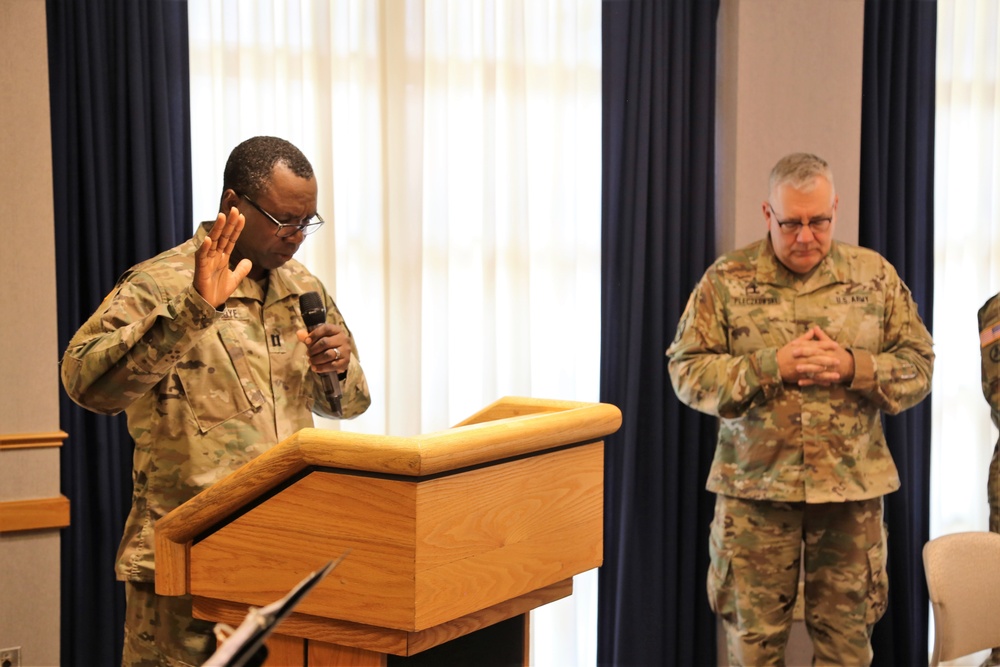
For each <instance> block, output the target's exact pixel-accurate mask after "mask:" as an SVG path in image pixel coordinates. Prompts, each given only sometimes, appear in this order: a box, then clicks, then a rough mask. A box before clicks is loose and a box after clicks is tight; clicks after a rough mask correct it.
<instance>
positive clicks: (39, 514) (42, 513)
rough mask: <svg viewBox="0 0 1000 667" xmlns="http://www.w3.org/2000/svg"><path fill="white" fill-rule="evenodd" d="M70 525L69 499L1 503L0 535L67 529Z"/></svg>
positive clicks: (61, 497)
mask: <svg viewBox="0 0 1000 667" xmlns="http://www.w3.org/2000/svg"><path fill="white" fill-rule="evenodd" d="M68 525H69V498H67V497H66V496H56V497H54V498H32V499H30V500H7V501H3V502H0V533H13V532H17V531H22V530H41V529H46V528H65V527H66V526H68Z"/></svg>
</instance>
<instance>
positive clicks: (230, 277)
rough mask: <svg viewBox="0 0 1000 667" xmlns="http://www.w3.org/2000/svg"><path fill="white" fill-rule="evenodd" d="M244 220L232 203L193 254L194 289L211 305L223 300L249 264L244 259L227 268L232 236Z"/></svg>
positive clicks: (241, 226)
mask: <svg viewBox="0 0 1000 667" xmlns="http://www.w3.org/2000/svg"><path fill="white" fill-rule="evenodd" d="M245 223H246V220H245V219H244V218H243V214H242V213H240V212H239V211H238V210H237V209H236V207H235V206H234V207H232V208H230V209H229V215H226V214H225V213H219V216H218V217H217V218H216V219H215V224H214V225H212V230H211V231H210V232H209V233H208V236H207V237H205V240H204V241H203V242H202V244H201V247H200V248H198V251H197V252H196V253H195V254H194V288H195V289H196V290H198V293H199V294H201V295H202V296H203V297H204V298H205V301H208V302H209V303H210V304H212V306H214V307H215V308H218V307H219V306H221V305H222V304H224V303H225V302H226V299H228V298H229V295H231V294H232V293H233V292H235V291H236V288H237V286H239V284H240V281H242V280H243V279H244V278H246V277H247V274H248V273H250V269H251V268H252V267H253V264H252V263H251V262H250V260H249V259H246V258H244V259H241V260H240V261H239V263H238V264H237V265H236V267H235V268H232V269H230V267H229V260H230V256H231V255H232V253H233V248H234V247H235V246H236V239H238V238H239V237H240V232H242V231H243V225H244V224H245Z"/></svg>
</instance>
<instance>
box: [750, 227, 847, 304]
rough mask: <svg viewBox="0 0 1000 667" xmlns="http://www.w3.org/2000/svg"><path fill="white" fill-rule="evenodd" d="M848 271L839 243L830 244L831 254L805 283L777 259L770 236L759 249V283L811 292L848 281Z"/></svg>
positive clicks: (757, 277)
mask: <svg viewBox="0 0 1000 667" xmlns="http://www.w3.org/2000/svg"><path fill="white" fill-rule="evenodd" d="M848 271H849V267H848V263H847V262H845V261H844V260H843V253H842V251H841V247H840V243H838V242H837V241H833V243H832V244H831V245H830V252H829V253H827V256H826V257H824V258H823V260H822V261H821V262H820V263H819V264H817V265H816V268H814V269H813V270H812V271H811V272H810V273H809V274H808V275H807V276H806V277H805V279H804V280H803V278H802V277H801V276H799V275H798V274H796V273H793V272H792V271H789V270H788V269H787V268H786V267H785V265H784V264H782V263H781V262H780V261H779V260H778V256H777V255H775V254H774V247H773V246H772V245H771V237H770V236H766V237H764V238H763V239H762V240H761V241H760V245H759V246H758V250H757V275H756V279H757V283H758V284H762V285H779V286H781V287H792V288H795V289H798V290H801V291H810V292H811V291H813V290H816V289H818V288H820V287H825V286H827V285H834V284H837V283H843V282H847V280H848V278H849V276H848V275H847V274H848Z"/></svg>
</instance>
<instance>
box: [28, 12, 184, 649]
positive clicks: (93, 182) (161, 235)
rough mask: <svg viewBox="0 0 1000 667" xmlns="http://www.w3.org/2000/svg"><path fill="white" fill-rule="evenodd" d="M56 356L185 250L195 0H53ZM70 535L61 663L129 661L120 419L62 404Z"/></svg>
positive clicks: (126, 471) (125, 448) (125, 454)
mask: <svg viewBox="0 0 1000 667" xmlns="http://www.w3.org/2000/svg"><path fill="white" fill-rule="evenodd" d="M46 12H47V21H48V51H49V87H50V98H51V115H52V169H53V174H52V176H53V196H54V199H55V232H56V234H55V236H56V267H57V270H56V284H57V289H58V320H59V344H60V346H61V347H62V348H63V349H65V346H66V344H67V343H68V342H69V339H70V337H71V336H72V335H73V333H74V332H75V331H76V329H77V328H78V327H79V326H80V324H82V323H83V321H84V320H85V319H86V318H87V317H88V316H89V315H90V314H91V313H92V312H93V311H94V310H95V309H96V308H97V306H98V304H100V302H101V299H103V298H104V296H105V295H106V294H107V293H108V292H109V291H110V290H111V288H112V287H113V286H114V284H115V281H116V279H117V277H118V275H120V274H121V273H122V272H124V270H125V269H127V268H128V267H130V266H131V265H132V264H134V263H135V262H137V261H139V260H142V259H145V258H147V257H151V256H153V255H155V254H157V253H158V252H160V251H162V250H166V249H167V248H170V247H172V246H174V245H176V244H177V243H179V242H180V241H181V240H183V239H185V238H187V237H189V236H190V235H191V231H192V223H191V214H190V211H191V200H192V195H191V152H190V145H191V131H190V111H189V107H190V104H189V100H190V98H189V92H188V40H187V2H186V0H146V1H143V2H135V1H134V0H47V2H46ZM59 409H60V423H61V425H62V429H63V430H64V431H66V432H67V433H68V434H69V437H68V438H67V440H66V442H65V444H64V446H63V447H62V448H61V468H62V472H61V475H62V479H61V484H62V492H63V494H65V495H66V496H67V497H68V498H69V499H70V502H71V518H70V521H71V525H70V527H69V528H67V529H65V530H64V531H63V534H62V636H61V642H62V648H61V654H62V664H63V665H116V664H118V663H119V662H120V660H121V647H122V624H123V621H124V603H125V599H124V591H123V587H122V584H120V583H118V582H116V581H115V577H114V560H115V552H116V550H117V547H118V541H119V540H120V538H121V533H122V526H123V524H124V520H125V516H126V515H127V513H128V508H129V505H130V499H131V491H132V486H131V469H132V463H131V459H132V442H131V439H130V438H129V436H128V433H127V432H126V430H125V420H124V417H123V416H119V417H102V416H99V415H95V414H92V413H89V412H87V411H85V410H83V409H82V408H79V407H78V406H76V405H75V404H73V403H72V402H71V401H70V400H69V398H68V397H66V395H65V394H62V396H61V400H60V406H59Z"/></svg>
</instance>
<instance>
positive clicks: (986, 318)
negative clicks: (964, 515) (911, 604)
mask: <svg viewBox="0 0 1000 667" xmlns="http://www.w3.org/2000/svg"><path fill="white" fill-rule="evenodd" d="M979 332H980V333H979V340H980V343H981V344H980V350H981V355H982V360H983V362H982V363H983V374H982V378H983V396H985V397H986V402H987V403H989V405H990V416H991V417H992V418H993V424H994V425H995V426H996V427H997V428H1000V293H998V294H996V295H994V296H992V297H990V299H989V300H988V301H987V302H986V303H984V304H983V307H982V308H980V309H979ZM986 496H987V501H988V502H989V504H990V530H992V531H993V532H994V533H1000V439H997V444H996V445H995V446H994V448H993V460H992V461H990V470H989V476H988V478H987V481H986ZM983 665H984V666H985V665H1000V647H997V648H994V649H993V651H992V653H991V654H990V656H989V658H987V659H986V661H985V662H984V663H983Z"/></svg>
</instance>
